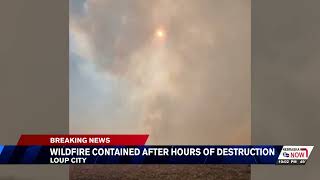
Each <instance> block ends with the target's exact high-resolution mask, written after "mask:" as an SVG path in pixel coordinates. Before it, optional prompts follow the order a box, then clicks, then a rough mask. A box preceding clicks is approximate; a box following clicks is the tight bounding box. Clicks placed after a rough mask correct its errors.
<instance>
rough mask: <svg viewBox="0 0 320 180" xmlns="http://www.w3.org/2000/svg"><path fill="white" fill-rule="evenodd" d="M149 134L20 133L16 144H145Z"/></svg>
mask: <svg viewBox="0 0 320 180" xmlns="http://www.w3.org/2000/svg"><path fill="white" fill-rule="evenodd" d="M148 137H149V135H147V134H141V135H120V134H119V135H79V134H77V135H59V134H53V135H49V134H47V135H44V134H41V135H21V136H20V139H19V141H18V144H17V145H18V146H30V145H44V146H45V145H47V146H68V145H70V146H78V145H79V146H92V145H99V146H101V145H102V146H104V145H109V146H115V145H129V146H131V145H132V146H133V145H145V143H146V141H147V139H148Z"/></svg>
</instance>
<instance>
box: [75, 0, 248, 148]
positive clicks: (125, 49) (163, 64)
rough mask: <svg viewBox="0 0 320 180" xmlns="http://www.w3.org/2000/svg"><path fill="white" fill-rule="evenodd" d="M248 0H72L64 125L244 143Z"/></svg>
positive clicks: (172, 139)
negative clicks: (67, 116)
mask: <svg viewBox="0 0 320 180" xmlns="http://www.w3.org/2000/svg"><path fill="white" fill-rule="evenodd" d="M250 11H251V6H250V1H249V0H241V1H233V0H224V1H218V0H217V1H215V0H199V1H198V0H189V1H186V0H175V1H170V0H162V1H149V0H119V1H115V0H87V1H85V0H83V1H77V0H71V1H70V132H71V133H106V134H110V133H122V134H124V133H125V134H127V133H148V134H150V137H149V138H150V139H149V140H148V143H149V144H249V143H250V131H251V130H250V118H251V117H250V58H251V57H250V53H251V52H250V49H251V44H250V41H251V39H250V33H251V32H250V29H251V26H250Z"/></svg>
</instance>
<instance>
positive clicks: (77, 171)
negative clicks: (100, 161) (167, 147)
mask: <svg viewBox="0 0 320 180" xmlns="http://www.w3.org/2000/svg"><path fill="white" fill-rule="evenodd" d="M89 179H90V180H104V179H106V180H108V179H111V180H113V179H131V180H138V179H142V180H144V179H145V180H147V179H148V180H152V179H156V180H157V179H161V180H166V179H178V180H179V179H181V180H188V179H213V180H215V179H216V180H249V179H250V166H248V165H77V166H70V180H89Z"/></svg>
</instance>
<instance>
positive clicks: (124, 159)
mask: <svg viewBox="0 0 320 180" xmlns="http://www.w3.org/2000/svg"><path fill="white" fill-rule="evenodd" d="M147 139H148V135H22V136H21V137H20V139H19V141H18V144H17V145H0V164H274V165H305V164H306V163H307V160H308V159H309V157H310V155H311V152H312V149H313V146H283V145H229V146H227V145H212V146H210V145H202V146H193V145H183V146H181V145H166V146H164V145H161V146H155V145H145V143H146V141H147Z"/></svg>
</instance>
